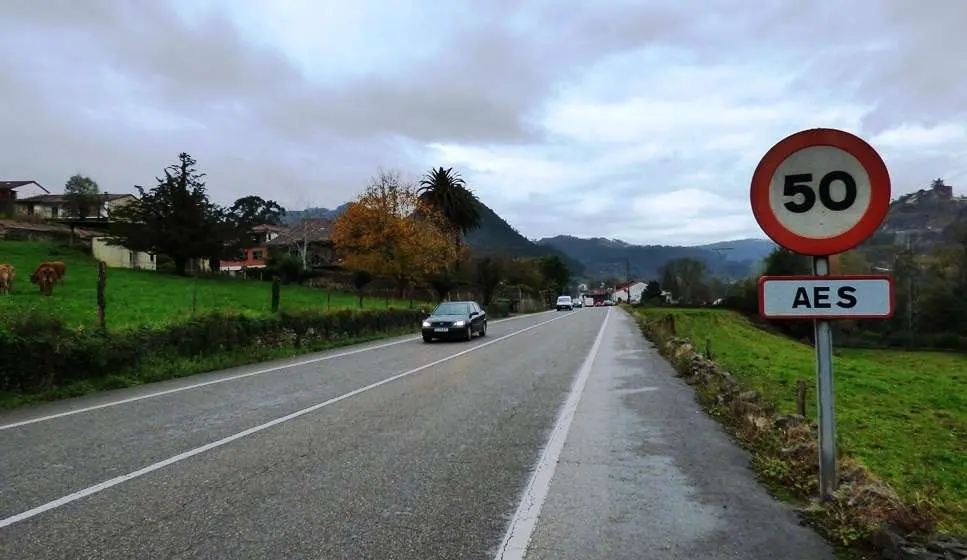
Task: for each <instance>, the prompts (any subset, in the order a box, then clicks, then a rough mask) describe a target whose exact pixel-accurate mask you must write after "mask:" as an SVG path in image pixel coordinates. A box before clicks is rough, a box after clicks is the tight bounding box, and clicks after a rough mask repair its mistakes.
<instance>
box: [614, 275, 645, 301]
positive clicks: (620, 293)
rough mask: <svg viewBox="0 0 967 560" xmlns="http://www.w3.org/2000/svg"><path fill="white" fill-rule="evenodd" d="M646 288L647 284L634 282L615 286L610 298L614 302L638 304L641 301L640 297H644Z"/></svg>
mask: <svg viewBox="0 0 967 560" xmlns="http://www.w3.org/2000/svg"><path fill="white" fill-rule="evenodd" d="M647 288H648V283H647V282H642V281H640V280H635V281H633V282H629V283H626V284H621V285H619V286H615V289H614V295H613V296H612V297H613V298H614V301H630V302H631V303H638V302H640V301H641V296H642V295H644V293H645V290H646V289H647Z"/></svg>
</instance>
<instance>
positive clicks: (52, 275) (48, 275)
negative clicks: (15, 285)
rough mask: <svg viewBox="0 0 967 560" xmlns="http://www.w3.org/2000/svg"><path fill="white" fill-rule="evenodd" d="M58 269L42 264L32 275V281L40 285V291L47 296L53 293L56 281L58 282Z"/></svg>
mask: <svg viewBox="0 0 967 560" xmlns="http://www.w3.org/2000/svg"><path fill="white" fill-rule="evenodd" d="M57 278H58V274H57V269H55V268H54V267H52V266H44V265H41V266H40V267H39V268H38V269H37V270H35V271H34V273H33V274H32V275H31V276H30V281H31V282H32V283H34V284H37V285H38V286H40V293H42V294H44V295H45V296H49V295H51V294H53V290H54V283H55V282H57Z"/></svg>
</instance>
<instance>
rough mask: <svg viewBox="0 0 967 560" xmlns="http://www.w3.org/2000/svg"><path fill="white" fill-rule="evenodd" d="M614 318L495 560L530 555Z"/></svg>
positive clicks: (589, 358) (587, 362)
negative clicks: (532, 543)
mask: <svg viewBox="0 0 967 560" xmlns="http://www.w3.org/2000/svg"><path fill="white" fill-rule="evenodd" d="M610 317H611V309H608V313H607V314H606V315H605V316H604V322H602V323H601V328H600V329H599V330H598V336H597V337H596V338H595V339H594V344H593V345H592V346H591V350H590V351H589V352H588V355H587V357H586V358H585V359H584V363H583V364H581V369H579V370H578V374H577V377H576V378H575V379H574V384H573V385H572V386H571V392H570V393H569V394H568V396H567V400H566V401H564V405H563V406H562V407H561V410H560V412H559V413H558V416H557V421H556V422H555V423H554V428H553V430H552V431H551V436H550V437H549V438H548V439H547V444H546V445H545V446H544V450H543V451H542V452H541V457H540V459H539V460H538V461H537V467H536V468H535V469H534V474H533V475H531V479H530V481H529V482H528V483H527V488H526V489H524V493H523V495H522V496H521V499H520V505H518V507H517V511H516V512H515V513H514V517H513V519H511V521H510V525H508V527H507V532H506V534H505V535H504V540H503V542H502V543H501V544H500V548H499V549H498V550H497V555H496V556H495V557H494V560H523V558H524V555H525V554H526V553H527V545H528V544H529V543H530V540H531V535H533V533H534V528H535V527H537V520H538V518H539V517H540V514H541V508H542V507H543V505H544V500H546V499H547V491H548V489H549V488H550V486H551V479H552V478H553V477H554V469H555V468H556V467H557V462H558V460H559V459H560V457H561V451H562V450H563V449H564V442H565V441H566V440H567V434H568V431H569V430H570V429H571V421H572V420H573V419H574V413H575V411H576V410H577V408H578V403H580V402H581V395H582V394H583V393H584V385H585V384H586V383H587V381H588V376H589V375H590V374H591V366H592V365H594V358H595V357H596V356H597V355H598V350H599V349H600V348H601V341H602V340H603V339H604V329H605V327H607V326H608V319H609V318H610Z"/></svg>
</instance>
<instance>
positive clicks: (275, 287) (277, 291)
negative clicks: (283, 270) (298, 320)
mask: <svg viewBox="0 0 967 560" xmlns="http://www.w3.org/2000/svg"><path fill="white" fill-rule="evenodd" d="M281 295H282V286H281V284H280V281H279V277H278V276H275V277H273V278H272V313H275V312H276V311H278V310H279V300H280V299H281Z"/></svg>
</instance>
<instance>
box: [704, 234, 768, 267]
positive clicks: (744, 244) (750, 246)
mask: <svg viewBox="0 0 967 560" xmlns="http://www.w3.org/2000/svg"><path fill="white" fill-rule="evenodd" d="M697 247H698V248H699V249H706V250H709V251H715V252H718V253H721V254H722V256H723V257H725V260H727V261H753V262H759V261H760V260H762V259H764V258H765V257H766V255H768V254H769V253H771V252H772V250H773V249H775V248H776V244H775V243H773V241H772V240H771V239H754V238H747V239H736V240H734V241H719V242H718V243H709V244H708V245H697Z"/></svg>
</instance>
